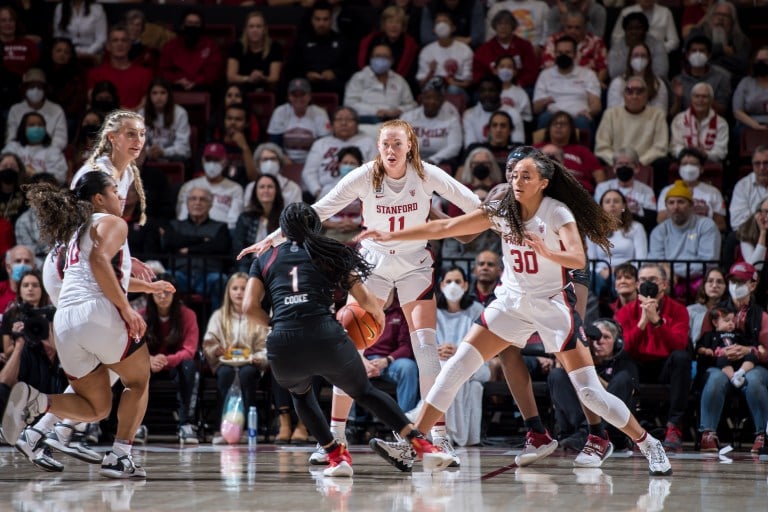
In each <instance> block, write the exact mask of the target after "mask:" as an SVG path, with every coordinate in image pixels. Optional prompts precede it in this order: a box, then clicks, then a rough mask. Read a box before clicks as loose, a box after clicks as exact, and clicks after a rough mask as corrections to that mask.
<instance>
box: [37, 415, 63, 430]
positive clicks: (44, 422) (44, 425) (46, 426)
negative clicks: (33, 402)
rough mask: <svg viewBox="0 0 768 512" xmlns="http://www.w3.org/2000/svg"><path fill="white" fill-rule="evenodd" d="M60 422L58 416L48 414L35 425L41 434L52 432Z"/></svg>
mask: <svg viewBox="0 0 768 512" xmlns="http://www.w3.org/2000/svg"><path fill="white" fill-rule="evenodd" d="M58 421H59V418H58V416H56V415H54V414H51V413H49V412H47V413H45V414H44V415H43V417H42V418H40V421H38V422H37V423H35V428H36V429H37V430H39V431H40V432H50V431H51V430H53V426H54V425H55V424H56V423H57V422H58Z"/></svg>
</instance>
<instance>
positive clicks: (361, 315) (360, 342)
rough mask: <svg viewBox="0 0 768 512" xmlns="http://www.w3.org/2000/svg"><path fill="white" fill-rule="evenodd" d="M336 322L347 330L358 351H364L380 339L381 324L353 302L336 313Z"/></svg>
mask: <svg viewBox="0 0 768 512" xmlns="http://www.w3.org/2000/svg"><path fill="white" fill-rule="evenodd" d="M336 320H338V321H339V323H341V325H342V326H343V327H344V329H346V330H347V334H348V335H349V338H350V339H351V340H352V343H354V344H355V346H356V347H357V349H358V350H364V349H366V348H368V347H370V346H371V345H373V344H374V343H376V340H378V339H379V335H380V334H381V332H379V324H377V323H376V320H374V319H373V316H371V314H370V313H368V312H367V311H366V310H364V309H363V308H362V306H360V304H358V303H357V302H352V303H350V304H347V305H346V306H344V307H343V308H341V309H340V310H339V311H338V312H337V313H336Z"/></svg>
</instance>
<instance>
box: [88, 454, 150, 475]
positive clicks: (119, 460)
mask: <svg viewBox="0 0 768 512" xmlns="http://www.w3.org/2000/svg"><path fill="white" fill-rule="evenodd" d="M99 474H101V475H102V476H106V477H107V478H147V472H146V471H144V468H143V467H141V466H139V465H138V464H136V463H135V462H133V457H131V456H130V455H121V456H119V457H118V456H117V455H115V452H109V453H107V454H106V455H105V456H104V460H103V461H102V463H101V471H99Z"/></svg>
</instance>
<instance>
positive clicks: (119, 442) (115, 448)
mask: <svg viewBox="0 0 768 512" xmlns="http://www.w3.org/2000/svg"><path fill="white" fill-rule="evenodd" d="M132 447H133V443H132V442H131V441H129V440H128V439H115V442H114V443H112V452H113V453H114V454H115V455H117V456H118V457H120V456H122V455H130V454H131V448H132Z"/></svg>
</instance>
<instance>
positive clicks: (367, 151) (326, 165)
mask: <svg viewBox="0 0 768 512" xmlns="http://www.w3.org/2000/svg"><path fill="white" fill-rule="evenodd" d="M348 146H356V147H357V149H359V150H360V152H361V153H362V154H363V159H364V160H366V161H367V160H373V159H374V158H376V155H377V154H378V152H379V150H378V149H376V141H375V140H374V139H373V137H369V136H368V135H366V134H364V133H357V134H355V135H353V136H352V137H350V138H349V139H347V140H341V139H339V138H336V137H334V136H333V135H327V136H325V137H320V138H319V139H317V140H316V141H315V143H314V144H312V148H311V149H310V150H309V154H308V155H307V160H306V162H304V169H303V170H302V171H301V179H302V181H303V183H304V190H306V191H307V192H309V193H310V194H315V193H316V192H317V191H318V190H320V193H319V194H318V195H317V197H322V196H324V195H325V194H327V193H328V192H330V190H331V189H332V188H333V187H334V186H336V184H337V183H338V182H339V180H340V179H341V178H340V174H339V159H338V158H336V154H337V153H338V152H339V150H340V149H342V148H345V147H348Z"/></svg>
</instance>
